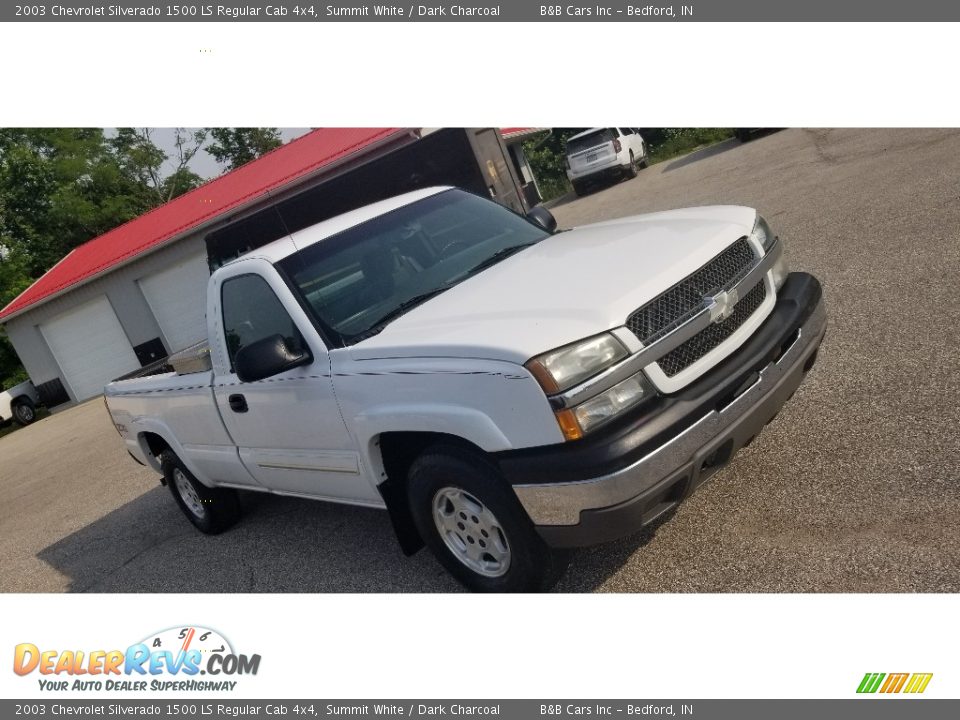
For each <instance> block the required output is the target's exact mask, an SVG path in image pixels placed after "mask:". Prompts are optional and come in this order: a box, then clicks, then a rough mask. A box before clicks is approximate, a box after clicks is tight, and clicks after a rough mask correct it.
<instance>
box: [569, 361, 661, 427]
mask: <svg viewBox="0 0 960 720" xmlns="http://www.w3.org/2000/svg"><path fill="white" fill-rule="evenodd" d="M652 392H653V391H652V389H651V388H650V387H649V385H647V381H646V379H645V378H644V376H643V374H642V373H638V374H636V375H634V376H633V377H629V378H627V379H626V380H624V381H623V382H620V383H618V384H616V385H614V386H613V387H612V388H610V389H609V390H607V391H606V392H602V393H600V394H599V395H597V396H596V397H595V398H591V399H590V400H587V401H586V402H585V403H582V404H580V405H578V406H577V407H575V408H573V414H574V416H575V417H576V418H577V424H578V425H579V426H580V429H581V430H582V431H583V432H584V433H588V432H590V431H591V430H593V429H594V428H595V427H598V426H599V425H602V424H603V423H605V422H607V421H608V420H612V419H613V418H614V417H615V416H616V415H618V414H619V413H621V412H623V411H624V410H628V409H630V408H632V407H633V406H635V405H637V404H638V403H640V402H641V401H642V400H645V399H646V398H647V397H649V396H650V395H651V394H652Z"/></svg>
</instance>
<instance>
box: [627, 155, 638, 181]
mask: <svg viewBox="0 0 960 720" xmlns="http://www.w3.org/2000/svg"><path fill="white" fill-rule="evenodd" d="M636 176H637V161H636V160H635V159H634V157H633V150H631V151H630V164H629V165H628V166H627V177H628V178H635V177H636Z"/></svg>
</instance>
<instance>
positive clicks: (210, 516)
mask: <svg viewBox="0 0 960 720" xmlns="http://www.w3.org/2000/svg"><path fill="white" fill-rule="evenodd" d="M160 467H161V468H162V469H163V477H164V479H165V480H166V483H167V487H168V488H170V493H171V494H172V495H173V499H174V500H175V501H176V503H177V505H178V506H179V507H180V510H182V511H183V514H184V515H186V516H187V519H188V520H189V521H190V522H192V523H193V524H194V526H196V528H197V529H198V530H199V531H200V532H203V533H206V534H207V535H216V534H217V533H221V532H223V531H224V530H226V529H227V528H229V527H230V526H231V525H233V524H234V523H236V522H237V520H239V519H240V501H239V500H238V498H237V493H236V491H234V490H229V489H227V488H208V487H207V486H206V485H204V484H203V483H202V482H200V481H199V480H197V479H196V478H195V477H194V476H193V474H192V473H191V472H190V471H189V470H187V468H186V466H185V465H184V464H183V462H181V460H180V458H178V457H177V456H176V454H175V453H174V452H173V451H172V450H165V451H164V452H163V453H161V455H160ZM178 481H180V482H178ZM181 483H183V485H182V486H181ZM191 488H192V495H191V490H190V489H191ZM191 506H193V507H194V508H195V509H196V510H194V509H191Z"/></svg>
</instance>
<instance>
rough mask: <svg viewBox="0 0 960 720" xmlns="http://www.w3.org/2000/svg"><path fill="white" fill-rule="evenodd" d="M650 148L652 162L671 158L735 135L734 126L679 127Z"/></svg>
mask: <svg viewBox="0 0 960 720" xmlns="http://www.w3.org/2000/svg"><path fill="white" fill-rule="evenodd" d="M666 135H667V137H666V138H665V139H664V141H663V142H661V143H659V144H658V145H656V146H653V147H651V148H650V164H651V165H655V164H656V163H659V162H663V161H664V160H671V159H673V158H675V157H678V156H680V155H686V154H688V153H691V152H693V151H695V150H699V149H701V148H705V147H708V146H710V145H715V144H716V143H718V142H723V141H724V140H728V139H729V138H732V137H733V129H732V128H678V129H677V130H673V131H668V132H667V133H666Z"/></svg>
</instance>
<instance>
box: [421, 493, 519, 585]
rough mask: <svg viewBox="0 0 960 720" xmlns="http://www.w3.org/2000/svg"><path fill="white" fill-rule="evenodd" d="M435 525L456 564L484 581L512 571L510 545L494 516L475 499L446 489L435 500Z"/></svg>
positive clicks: (472, 496)
mask: <svg viewBox="0 0 960 720" xmlns="http://www.w3.org/2000/svg"><path fill="white" fill-rule="evenodd" d="M433 521H434V523H435V524H436V526H437V532H439V533H440V537H441V538H443V542H444V544H445V545H446V546H447V549H448V550H449V551H450V552H451V553H452V554H453V556H454V557H455V558H457V560H459V561H460V562H461V563H463V564H464V565H466V566H467V567H468V568H470V569H471V570H472V571H473V572H475V573H477V574H478V575H482V576H484V577H490V578H495V577H500V576H502V575H504V574H505V573H506V572H507V570H509V569H510V555H511V553H510V543H509V542H508V541H507V535H506V533H505V532H504V531H503V527H502V526H501V525H500V521H499V520H497V518H496V516H495V515H494V514H493V512H491V511H490V508H488V507H487V506H486V505H484V504H483V503H482V502H480V500H478V499H477V498H476V497H475V496H474V495H471V494H470V493H468V492H466V491H465V490H461V489H460V488H457V487H452V486H450V487H444V488H441V489H440V490H438V491H437V492H436V494H435V495H434V496H433Z"/></svg>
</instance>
